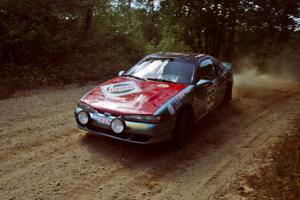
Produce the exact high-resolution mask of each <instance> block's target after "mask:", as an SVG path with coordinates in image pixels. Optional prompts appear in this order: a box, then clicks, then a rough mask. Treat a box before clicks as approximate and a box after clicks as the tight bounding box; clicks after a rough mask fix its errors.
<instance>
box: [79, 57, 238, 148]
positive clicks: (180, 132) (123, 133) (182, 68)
mask: <svg viewBox="0 0 300 200" xmlns="http://www.w3.org/2000/svg"><path fill="white" fill-rule="evenodd" d="M232 86H233V74H232V69H231V64H229V63H224V62H220V61H218V60H217V59H216V58H214V57H212V56H209V55H204V54H183V53H156V54H151V55H148V56H146V57H145V58H143V59H142V60H141V61H139V62H138V63H137V64H136V65H135V66H133V67H131V68H130V69H128V70H127V71H121V72H119V74H118V77H116V78H113V79H111V80H109V81H107V82H105V83H102V84H100V85H98V86H96V87H95V88H94V89H92V90H91V91H89V92H88V93H87V94H85V95H84V96H83V97H82V98H81V99H80V102H79V104H78V106H77V107H76V108H75V119H76V122H77V125H78V127H79V128H81V129H83V130H86V131H88V133H92V134H97V135H103V136H107V137H111V138H114V139H118V140H122V141H127V142H132V143H139V144H149V143H159V142H162V141H167V140H169V141H171V142H172V143H173V144H175V145H177V146H182V145H184V144H185V142H186V141H187V139H188V138H189V133H190V132H191V128H192V126H193V124H194V123H195V122H198V121H199V120H200V119H201V118H203V117H204V116H205V115H207V114H208V113H209V112H211V111H212V110H213V109H215V108H217V107H218V106H220V105H222V104H226V103H228V102H229V101H230V100H231V98H232Z"/></svg>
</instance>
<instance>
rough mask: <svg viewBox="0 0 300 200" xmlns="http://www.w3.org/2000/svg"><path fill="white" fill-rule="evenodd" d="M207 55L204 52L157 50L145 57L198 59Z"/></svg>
mask: <svg viewBox="0 0 300 200" xmlns="http://www.w3.org/2000/svg"><path fill="white" fill-rule="evenodd" d="M205 56H207V55H206V54H202V53H176V52H159V53H154V54H150V55H148V56H147V57H157V58H183V59H191V60H195V59H199V58H202V57H205Z"/></svg>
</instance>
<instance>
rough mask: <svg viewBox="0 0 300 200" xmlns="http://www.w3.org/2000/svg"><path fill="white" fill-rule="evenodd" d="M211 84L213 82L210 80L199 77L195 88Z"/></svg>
mask: <svg viewBox="0 0 300 200" xmlns="http://www.w3.org/2000/svg"><path fill="white" fill-rule="evenodd" d="M212 84H213V82H211V81H210V80H206V79H200V80H199V81H198V82H197V83H196V87H197V88H200V87H203V88H206V87H209V86H211V85H212Z"/></svg>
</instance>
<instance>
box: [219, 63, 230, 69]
mask: <svg viewBox="0 0 300 200" xmlns="http://www.w3.org/2000/svg"><path fill="white" fill-rule="evenodd" d="M221 63H222V64H223V66H224V67H226V68H227V69H231V67H232V65H231V63H228V62H221Z"/></svg>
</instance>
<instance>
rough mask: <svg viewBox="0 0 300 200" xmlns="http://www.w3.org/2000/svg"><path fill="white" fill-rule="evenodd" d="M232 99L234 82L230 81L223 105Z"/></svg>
mask: <svg viewBox="0 0 300 200" xmlns="http://www.w3.org/2000/svg"><path fill="white" fill-rule="evenodd" d="M231 100H232V84H231V83H228V84H227V86H226V89H225V93H224V98H223V102H222V104H223V105H226V104H228V103H229V102H230V101H231Z"/></svg>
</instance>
